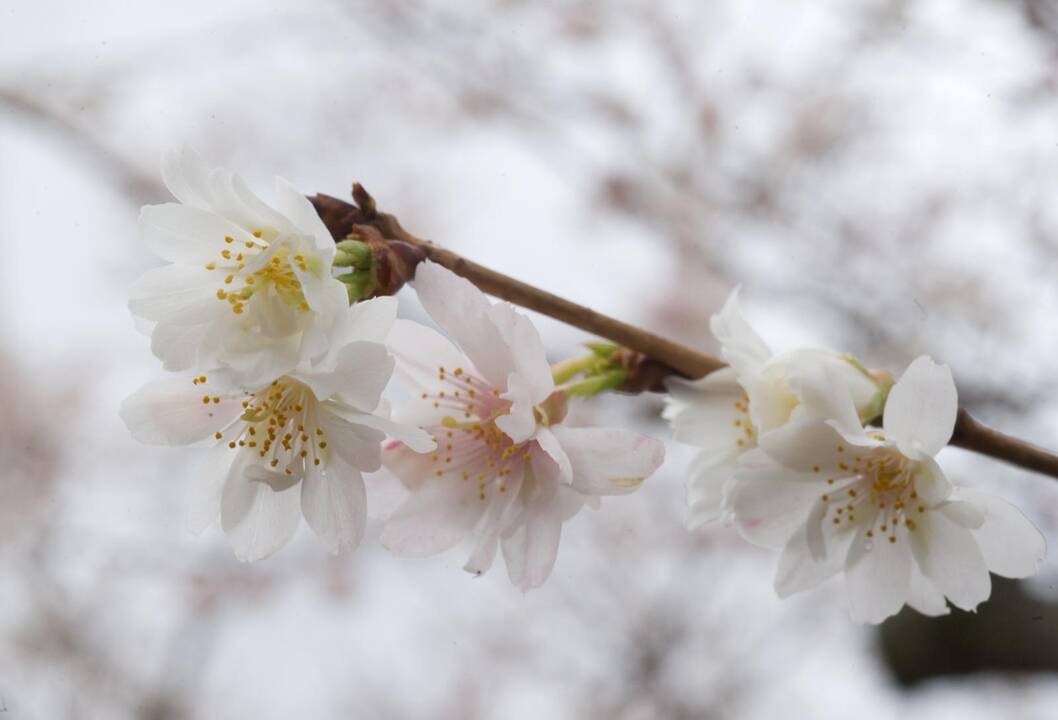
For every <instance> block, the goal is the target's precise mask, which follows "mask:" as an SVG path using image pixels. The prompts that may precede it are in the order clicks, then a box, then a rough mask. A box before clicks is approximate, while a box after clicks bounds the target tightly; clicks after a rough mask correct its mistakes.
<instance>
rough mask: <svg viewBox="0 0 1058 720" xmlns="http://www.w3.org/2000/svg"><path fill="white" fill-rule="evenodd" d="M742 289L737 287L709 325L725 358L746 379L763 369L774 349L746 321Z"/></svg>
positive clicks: (740, 376)
mask: <svg viewBox="0 0 1058 720" xmlns="http://www.w3.org/2000/svg"><path fill="white" fill-rule="evenodd" d="M739 289H740V288H737V287H736V288H735V289H734V290H732V291H731V295H730V296H729V297H728V299H727V302H726V303H724V307H723V309H721V310H720V312H719V313H717V314H716V315H713V317H712V319H711V321H710V323H709V326H710V328H711V329H712V331H713V336H714V337H716V339H717V340H719V341H720V343H721V345H722V346H723V348H722V351H721V352H722V354H723V356H724V359H725V360H727V361H728V362H729V363H731V367H733V368H734V369H735V372H737V373H738V375H739V378H745V377H747V376H749V375H751V374H755V373H757V372H759V371H760V370H761V368H762V367H763V366H764V363H765V362H767V361H768V359H769V358H770V357H771V349H770V348H769V347H768V345H767V344H766V343H765V342H764V340H762V339H761V337H760V335H758V334H757V332H756V331H755V330H754V329H753V328H751V327H750V326H749V323H747V322H746V321H745V319H743V317H742V311H741V310H740V309H739V305H738V293H739Z"/></svg>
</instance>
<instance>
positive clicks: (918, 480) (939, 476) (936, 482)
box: [912, 457, 952, 507]
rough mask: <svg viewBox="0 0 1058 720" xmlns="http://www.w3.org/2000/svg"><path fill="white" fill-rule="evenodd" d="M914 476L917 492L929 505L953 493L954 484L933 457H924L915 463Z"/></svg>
mask: <svg viewBox="0 0 1058 720" xmlns="http://www.w3.org/2000/svg"><path fill="white" fill-rule="evenodd" d="M912 476H913V477H914V482H915V492H917V493H918V496H919V497H920V498H922V502H923V503H924V504H925V505H927V506H930V507H932V506H934V505H937V504H939V503H941V502H943V501H944V500H946V499H947V498H948V496H949V495H951V492H952V485H951V483H950V482H949V481H948V477H947V476H946V475H945V474H944V470H942V469H941V467H940V465H938V464H937V461H936V460H934V459H933V458H931V457H925V458H922V459H921V460H919V461H918V462H917V463H915V467H914V470H913V471H912Z"/></svg>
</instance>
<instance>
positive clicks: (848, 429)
mask: <svg viewBox="0 0 1058 720" xmlns="http://www.w3.org/2000/svg"><path fill="white" fill-rule="evenodd" d="M772 362H774V363H778V364H781V365H782V367H783V370H784V372H785V374H786V381H787V383H788V384H789V386H790V387H791V388H793V389H794V391H795V392H796V393H797V396H798V397H799V398H800V409H801V410H802V412H806V413H807V414H808V415H810V416H811V417H814V418H821V419H824V420H830V421H832V422H831V425H833V426H835V427H836V428H837V429H838V430H840V431H841V432H842V434H852V435H862V434H863V425H862V423H861V422H860V416H859V412H858V410H857V408H856V401H855V399H854V395H853V384H854V383H855V384H856V385H859V384H862V383H864V382H868V383H869V381H868V380H867V379H866V378H865V377H863V374H862V373H861V372H860V371H859V370H856V369H855V368H854V367H852V366H851V365H849V364H848V363H847V362H845V361H843V360H841V359H840V358H836V357H834V355H833V354H832V353H829V352H826V351H824V350H796V351H794V352H791V353H786V354H784V355H781V356H779V357H777V358H775V360H773V361H772Z"/></svg>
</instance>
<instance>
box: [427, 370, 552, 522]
mask: <svg viewBox="0 0 1058 720" xmlns="http://www.w3.org/2000/svg"><path fill="white" fill-rule="evenodd" d="M437 379H438V380H439V381H440V382H441V385H442V387H444V388H445V389H442V390H438V391H437V392H436V393H426V392H424V393H422V396H421V397H422V399H423V400H427V401H429V402H431V403H432V404H433V407H434V408H436V409H445V410H448V411H450V412H449V413H448V414H445V415H444V416H443V417H442V418H441V421H440V422H439V423H437V424H434V425H430V426H427V427H425V428H424V430H426V431H427V432H429V433H430V434H431V435H433V439H434V442H436V443H437V451H436V452H435V453H434V454H433V455H432V456H431V458H430V463H431V468H432V471H433V474H434V475H435V476H436V477H443V476H445V475H449V474H453V475H455V476H458V477H459V478H460V479H461V480H463V481H464V482H471V481H473V482H476V483H477V486H478V499H479V500H481V501H482V502H485V500H487V499H488V497H489V492H490V491H492V490H495V491H497V492H501V493H502V492H506V491H507V485H506V480H507V477H508V476H509V475H511V473H513V472H514V471H515V469H517V468H518V466H517V463H519V462H521V463H525V462H528V461H529V459H530V453H529V451H528V446H529V445H530V443H528V442H525V443H520V444H517V445H516V444H514V443H513V442H512V441H511V439H510V437H509V436H508V435H507V434H506V433H504V432H503V431H502V430H500V429H499V427H497V426H496V419H497V418H498V417H501V416H502V415H504V414H505V413H506V412H507V411H508V410H509V409H510V406H511V403H510V401H508V400H504V399H502V398H500V392H501V391H500V389H499V388H495V387H492V386H491V385H489V384H488V383H486V382H485V381H484V380H482V379H481V378H478V377H475V376H474V375H471V374H470V373H467V372H465V371H464V370H463V369H462V368H455V369H454V370H452V371H447V370H446V369H445V368H444V367H439V368H438V369H437ZM552 412H554V410H552Z"/></svg>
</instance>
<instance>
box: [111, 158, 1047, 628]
mask: <svg viewBox="0 0 1058 720" xmlns="http://www.w3.org/2000/svg"><path fill="white" fill-rule="evenodd" d="M163 175H164V178H165V182H166V184H167V186H168V187H169V189H170V191H171V192H172V193H173V195H174V196H175V197H176V200H177V201H178V202H175V203H167V204H163V205H154V206H148V207H145V208H144V209H143V211H142V214H141V216H140V223H139V227H140V234H141V236H142V239H143V241H144V243H145V244H146V245H147V246H148V247H149V248H150V249H151V250H153V251H154V252H155V253H156V254H157V255H158V256H159V257H160V258H161V259H162V260H164V261H166V264H164V265H162V266H161V267H159V268H157V269H153V270H149V271H148V272H147V273H145V274H144V275H143V277H141V278H140V280H139V281H138V282H136V284H135V285H134V287H133V289H132V298H131V300H130V302H129V307H130V309H131V311H132V313H133V314H134V315H135V316H136V317H137V318H138V320H139V321H140V322H141V324H143V325H144V326H145V327H147V328H149V332H150V336H151V348H152V350H153V352H154V354H155V355H156V356H157V357H158V359H159V360H161V362H162V366H163V368H164V370H166V371H168V374H167V375H166V376H165V377H163V378H161V379H159V380H157V381H155V382H152V383H149V384H148V385H146V386H145V387H143V388H141V389H140V390H139V391H137V392H136V393H134V394H133V395H132V396H131V397H129V398H128V399H127V400H126V401H125V403H124V404H123V406H122V409H121V414H122V417H123V418H124V420H125V422H126V424H127V425H128V427H129V429H130V431H131V432H132V434H133V435H134V436H135V437H136V438H138V439H139V440H142V441H144V442H148V443H157V444H168V445H192V444H205V445H212V447H213V449H212V450H210V452H211V453H212V454H213V455H214V456H215V459H216V461H215V462H212V463H208V464H207V467H208V468H211V469H209V470H205V471H203V472H201V473H200V478H199V482H198V484H199V488H198V491H197V493H196V494H195V500H194V502H193V507H192V512H191V524H192V528H193V529H194V530H202V529H204V528H206V527H208V526H210V525H212V524H214V523H215V522H217V521H219V524H220V526H221V528H223V530H224V532H225V533H226V534H227V536H228V538H229V540H230V542H231V544H232V546H233V548H234V551H235V554H236V556H237V557H238V558H240V559H242V560H257V559H260V558H263V557H265V556H267V555H270V554H271V553H273V552H275V551H276V550H278V549H279V548H281V547H282V546H283V545H284V544H286V543H287V542H288V541H289V540H290V538H291V537H292V536H293V535H294V533H295V532H296V531H297V528H298V526H299V525H300V521H301V518H302V517H304V519H305V521H306V522H307V524H308V525H309V527H310V528H312V530H313V531H314V532H315V533H316V535H318V536H319V538H320V539H321V540H322V541H323V543H324V544H325V545H326V547H327V548H328V549H329V550H331V551H332V552H338V551H340V550H343V549H351V548H354V547H356V546H357V545H358V544H359V543H360V541H361V539H362V538H363V536H364V531H365V526H366V523H367V518H368V514H369V510H371V509H370V508H369V507H368V497H369V493H368V492H367V482H372V483H374V482H380V483H381V482H386V481H387V480H386V479H387V478H389V479H390V480H392V482H393V483H394V484H395V485H397V486H398V487H399V488H400V490H401V492H402V493H403V500H402V502H401V503H400V504H399V506H398V507H396V509H395V510H393V511H392V512H391V513H389V514H388V515H387V516H386V517H384V518H383V520H384V526H383V528H382V530H381V541H382V544H383V545H384V546H386V547H387V548H388V549H389V550H391V551H392V552H393V553H395V554H398V555H405V556H425V555H433V554H436V553H441V552H445V551H448V550H450V549H452V548H454V547H456V546H458V545H461V544H462V545H465V546H466V550H467V553H468V555H467V560H466V564H465V569H466V570H467V571H468V572H471V573H474V574H480V573H483V572H485V571H486V570H488V569H489V568H490V566H491V565H492V563H493V561H494V559H495V557H496V555H497V553H498V552H499V553H501V554H502V556H503V559H504V562H505V564H506V566H507V571H508V575H509V576H510V579H511V581H512V582H513V583H514V584H515V585H516V586H518V587H519V588H521V589H523V590H528V589H530V588H534V587H537V586H539V585H540V584H541V583H543V582H544V581H545V580H546V579H547V577H548V576H549V574H550V573H551V570H552V568H553V566H554V563H555V560H556V557H557V553H558V546H559V539H560V536H561V531H562V525H563V523H564V522H565V521H567V520H569V519H570V518H571V517H573V516H574V515H575V514H576V513H578V512H579V511H580V509H581V508H583V507H584V506H589V507H591V508H598V507H599V506H600V503H601V498H602V497H603V496H608V495H622V494H627V493H630V492H633V491H635V490H636V489H637V488H639V487H640V485H641V484H642V482H643V481H644V479H646V478H647V477H649V476H650V475H651V474H653V473H654V471H656V470H657V469H658V467H659V466H660V465H661V463H662V460H663V458H664V445H663V444H662V443H660V442H658V441H657V440H653V439H651V438H648V437H646V436H643V435H640V434H639V433H636V432H632V431H629V430H623V429H616V428H596V427H580V426H573V425H571V424H569V423H568V422H567V415H568V410H569V406H570V403H571V402H572V401H574V399H575V398H576V397H577V396H581V395H589V396H590V395H593V394H597V393H598V392H602V391H604V390H609V389H615V388H618V387H619V386H620V384H621V382H622V381H623V379H624V378H625V370H624V369H622V368H620V367H617V366H614V365H613V363H612V362H611V361H610V360H609V359H608V358H610V357H611V355H612V354H613V353H614V351H615V349H616V346H607V345H603V344H596V345H594V346H591V347H592V349H593V353H594V355H592V356H589V357H588V358H585V359H583V360H571V361H567V362H565V363H560V364H558V365H556V366H554V367H552V366H551V365H549V364H548V361H547V357H546V354H545V352H544V347H543V343H542V342H541V338H540V335H539V334H538V333H537V330H536V328H535V327H534V326H533V324H532V323H531V322H530V321H529V319H528V318H527V317H526V316H524V315H522V314H521V313H519V312H518V311H516V310H515V309H514V308H513V307H512V306H511V305H508V304H506V303H493V302H492V301H490V300H488V299H487V298H486V297H485V295H484V294H482V293H481V291H479V290H478V289H477V288H476V287H475V286H474V285H472V284H471V283H470V282H468V281H467V280H465V279H463V278H461V277H458V276H456V275H455V274H453V273H452V272H450V271H449V270H447V269H445V268H443V267H441V266H439V265H436V264H434V263H432V262H429V261H426V262H422V263H420V264H419V266H418V268H417V269H416V272H415V276H414V278H413V280H412V281H411V283H410V285H411V287H412V288H413V289H414V291H415V293H416V295H417V297H418V299H419V302H420V303H421V304H422V306H423V308H424V309H425V310H426V312H427V313H428V314H429V316H430V317H431V318H432V320H433V321H434V323H436V325H437V326H438V327H439V328H440V330H441V331H443V332H438V331H437V330H434V329H431V328H430V327H427V326H425V325H422V324H419V323H415V322H411V321H408V320H403V319H397V301H396V299H395V298H393V297H376V298H373V299H362V298H361V297H359V294H360V293H358V291H357V290H356V288H360V289H363V287H365V285H364V283H363V282H360V281H358V282H355V283H354V282H351V281H350V280H349V278H350V277H352V276H350V275H345V276H341V275H339V274H338V272H339V271H340V267H341V266H343V265H344V266H347V265H349V264H351V261H350V257H351V255H349V253H354V252H355V251H354V250H350V249H348V247H346V246H349V247H352V246H350V245H349V243H350V242H352V241H348V242H343V243H340V244H339V245H336V244H335V240H334V239H333V238H332V237H331V233H330V232H329V231H328V229H327V228H326V227H325V226H324V224H323V222H322V221H321V220H320V218H319V216H318V215H317V213H316V211H315V209H314V207H313V205H312V204H311V203H310V202H309V201H308V200H307V199H306V198H305V197H304V196H303V195H301V194H299V193H298V192H297V191H296V190H294V189H293V188H292V187H291V186H290V185H289V184H288V183H286V182H284V181H283V180H281V179H277V180H276V188H275V193H276V198H275V203H274V204H269V203H267V202H266V201H264V200H262V199H261V198H260V197H258V196H257V195H256V194H254V193H253V192H252V191H251V190H250V189H249V187H248V186H247V184H246V183H245V181H244V180H243V179H242V178H240V177H239V176H238V175H236V174H234V173H231V172H229V171H227V170H224V169H214V170H210V169H208V168H206V167H205V166H204V165H203V163H202V161H201V160H200V159H199V158H198V156H197V155H195V154H194V153H193V152H191V151H190V150H181V151H178V152H174V153H172V154H170V155H168V156H167V157H166V159H165V162H164V166H163ZM353 244H354V245H355V243H353ZM358 257H360V259H361V260H362V259H363V255H362V254H361V255H360V256H358ZM358 272H359V273H360V275H359V276H358V277H361V276H363V274H364V273H365V272H367V271H365V270H363V269H359V270H358ZM361 279H362V277H361ZM711 327H712V331H713V334H714V335H715V337H716V339H717V340H718V341H719V342H720V344H721V347H722V353H723V357H724V359H725V360H726V361H727V363H728V364H729V366H728V367H726V368H724V369H722V370H719V371H717V372H714V373H712V374H710V375H708V376H707V377H705V378H703V379H701V380H694V381H692V380H681V379H671V380H670V381H669V382H668V390H669V395H668V397H667V398H666V408H665V411H664V413H663V414H664V417H665V418H666V419H668V420H669V421H670V422H671V424H672V427H673V431H674V436H675V439H676V440H677V441H681V442H685V443H689V444H692V445H695V446H698V447H699V448H700V452H699V453H698V455H697V457H696V459H695V460H694V462H693V464H692V465H691V467H690V468H689V469H688V470H687V476H688V508H689V513H688V524H689V525H690V527H691V528H692V529H694V528H697V527H699V526H702V525H704V524H706V523H710V522H713V521H718V520H726V521H729V522H731V523H733V524H734V525H735V526H736V527H737V528H738V531H739V532H740V533H741V534H742V536H743V537H745V538H746V539H747V540H748V541H750V542H751V543H754V544H757V545H760V546H763V547H766V548H773V549H776V550H778V551H780V555H779V561H778V570H777V572H776V577H775V588H776V590H777V592H778V594H779V595H780V596H787V595H790V594H792V593H796V592H800V591H804V590H807V589H809V588H812V587H815V586H816V585H819V584H821V583H822V582H824V581H826V580H827V579H829V578H831V577H832V576H835V575H839V574H843V575H844V580H845V585H846V588H847V594H848V603H849V607H850V611H851V614H852V617H853V618H854V619H856V620H859V621H863V622H880V621H882V620H884V619H885V618H887V617H889V616H891V615H893V614H895V613H896V612H898V611H899V610H900V609H901V608H902V607H903V606H904V605H905V604H906V605H910V606H911V607H913V608H915V609H917V610H918V611H920V612H922V613H926V614H929V615H939V614H944V613H947V612H948V603H949V602H950V603H951V604H952V605H954V606H956V607H958V608H963V609H973V608H975V607H976V606H977V605H978V604H979V603H980V602H982V601H983V600H985V599H986V598H987V597H988V595H989V593H990V579H989V572H993V573H996V574H998V575H1003V576H1006V577H1015V578H1019V577H1025V576H1028V575H1031V574H1033V573H1034V572H1036V570H1037V568H1038V565H1039V563H1040V561H1041V559H1042V557H1043V554H1044V541H1043V538H1042V536H1041V535H1040V533H1039V532H1038V531H1037V530H1036V528H1035V527H1033V526H1032V524H1031V523H1030V522H1029V521H1028V520H1027V519H1026V518H1025V516H1024V515H1022V514H1021V513H1020V512H1019V511H1018V510H1017V509H1016V508H1014V507H1013V506H1012V505H1010V504H1008V503H1007V502H1005V501H1004V500H1001V499H999V498H997V497H993V496H990V495H987V494H984V493H981V492H979V491H976V490H972V489H970V488H965V487H957V486H955V485H954V484H953V483H952V482H951V481H950V480H949V479H948V478H947V476H946V475H945V474H944V472H943V471H942V470H941V467H940V465H938V463H937V461H936V459H935V456H936V455H937V454H938V452H939V451H940V450H941V449H942V448H944V447H945V445H947V444H948V441H949V440H950V439H951V436H952V432H953V429H954V426H955V422H956V417H957V412H958V402H957V394H956V389H955V384H954V382H953V379H952V375H951V372H950V370H949V369H948V368H947V367H946V366H944V365H938V364H936V363H935V362H933V360H931V359H930V358H928V357H924V356H923V357H920V358H918V359H917V360H915V361H914V362H912V363H911V364H910V365H909V366H908V368H907V369H906V370H905V371H904V373H903V375H902V376H901V377H900V378H899V379H898V380H894V379H893V378H892V377H891V376H890V375H888V374H887V373H883V372H871V371H868V370H867V369H866V368H865V367H864V366H863V365H862V364H861V363H859V362H858V361H857V360H855V359H854V358H852V357H850V356H847V355H840V354H837V353H834V352H831V351H828V350H818V349H801V350H795V351H792V352H787V353H783V354H774V353H772V351H771V350H770V349H769V347H768V345H767V344H766V343H765V342H764V341H763V340H762V339H761V337H760V336H759V335H758V334H757V333H756V332H755V331H754V330H753V329H752V328H751V327H750V326H749V324H748V323H747V322H746V321H745V320H744V319H743V317H742V314H741V312H740V310H739V305H738V291H737V290H736V291H735V292H734V293H733V294H732V296H731V297H730V298H729V300H728V302H727V303H726V305H725V306H724V308H723V309H722V310H721V311H720V312H719V313H718V314H717V315H715V316H714V317H713V318H712V324H711ZM578 373H586V374H587V375H588V378H587V379H584V380H582V381H581V382H580V383H579V384H578V383H574V382H573V381H572V380H570V378H571V377H572V376H574V375H576V374H578ZM393 379H396V383H397V384H399V385H402V386H403V388H404V391H405V392H404V395H405V396H406V397H410V398H411V399H410V400H409V401H408V402H406V403H400V404H398V405H397V407H396V408H394V410H393V412H392V413H391V411H390V406H389V403H388V402H387V401H386V400H385V399H384V397H383V396H384V393H385V392H386V390H387V388H388V387H389V386H390V383H391V380H393ZM365 474H367V475H368V478H367V479H365ZM373 514H378V513H373Z"/></svg>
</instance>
